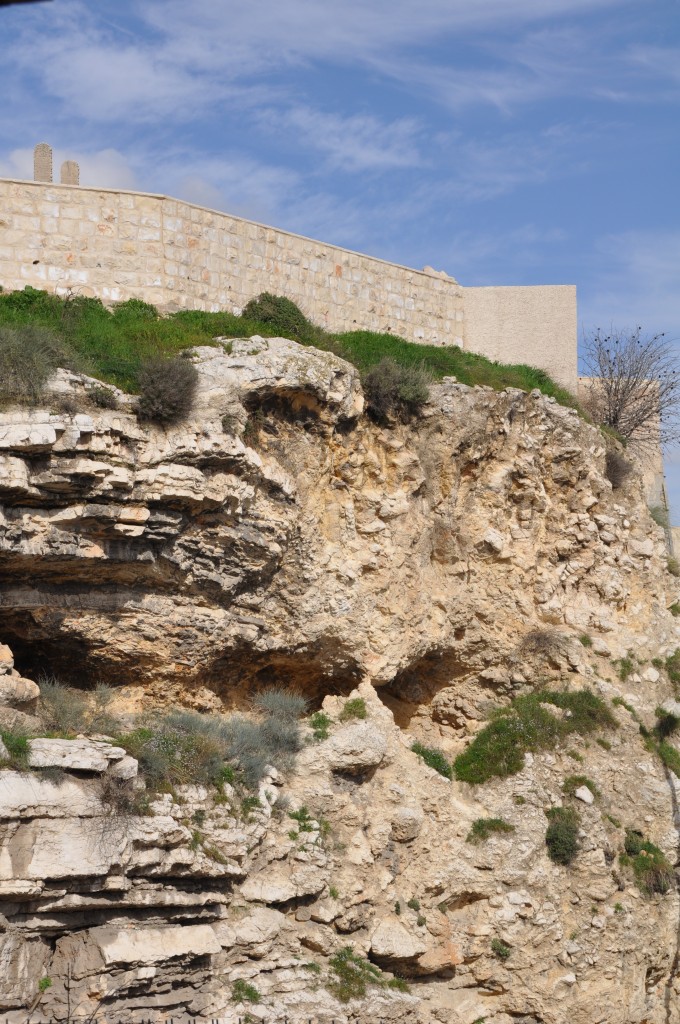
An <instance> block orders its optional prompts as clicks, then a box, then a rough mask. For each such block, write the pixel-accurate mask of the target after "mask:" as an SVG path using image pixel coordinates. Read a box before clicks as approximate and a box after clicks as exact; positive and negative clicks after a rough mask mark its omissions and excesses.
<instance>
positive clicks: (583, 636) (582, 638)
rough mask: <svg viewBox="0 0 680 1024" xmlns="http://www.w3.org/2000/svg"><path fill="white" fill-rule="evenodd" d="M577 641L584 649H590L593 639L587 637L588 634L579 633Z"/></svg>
mask: <svg viewBox="0 0 680 1024" xmlns="http://www.w3.org/2000/svg"><path fill="white" fill-rule="evenodd" d="M579 640H580V641H581V643H582V644H583V646H584V647H592V646H593V638H592V637H591V636H589V634H588V633H581V635H580V637H579Z"/></svg>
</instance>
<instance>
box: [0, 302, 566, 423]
mask: <svg viewBox="0 0 680 1024" xmlns="http://www.w3.org/2000/svg"><path fill="white" fill-rule="evenodd" d="M28 324H30V325H33V326H40V327H44V328H47V329H49V330H50V331H52V332H53V333H55V334H56V335H58V336H59V337H60V338H62V339H63V340H64V341H65V342H66V343H67V344H68V345H69V347H70V348H71V349H72V350H73V352H74V354H75V361H76V363H77V365H78V366H79V367H80V368H81V369H82V370H83V371H84V372H86V373H90V374H91V375H92V376H93V377H98V378H99V379H100V380H104V381H108V382H110V383H112V384H116V385H117V386H118V387H121V388H123V389H124V390H126V391H134V390H135V388H136V384H137V373H138V370H139V367H140V364H141V363H142V362H143V360H144V359H146V358H149V357H151V356H158V355H174V354H175V353H177V352H179V351H181V350H182V349H185V348H190V347H192V346H193V345H209V344H211V343H212V339H213V338H214V337H217V336H226V337H231V338H236V337H249V336H250V335H252V334H260V335H263V336H265V337H267V336H270V337H271V336H274V335H276V334H282V333H284V332H283V331H282V330H281V329H280V328H279V329H277V328H276V325H275V324H272V323H267V324H265V323H260V322H258V321H257V320H248V319H246V318H244V317H240V316H234V315H233V314H231V313H205V312H202V311H186V312H182V313H175V314H174V315H171V316H167V317H159V316H158V315H157V313H156V311H155V309H154V308H153V307H152V306H148V305H147V304H146V303H143V302H139V301H138V300H135V299H133V300H130V301H129V302H123V303H120V304H119V305H118V306H116V307H115V308H114V310H113V312H111V311H109V310H108V309H106V308H105V307H104V306H103V305H102V303H101V302H100V301H99V300H98V299H86V298H81V297H76V298H72V299H62V298H59V297H57V296H55V295H49V294H48V293H47V292H41V291H36V290H35V289H32V288H27V289H25V291H21V292H9V293H7V294H0V328H2V327H3V326H11V327H21V326H23V325H28ZM287 336H290V332H288V335H287ZM297 340H299V341H300V342H301V343H302V344H308V345H314V346H316V347H317V348H321V349H326V350H331V351H333V352H336V353H337V354H338V355H341V356H343V358H345V359H347V360H348V361H349V362H351V363H354V365H355V366H357V367H358V368H359V369H360V370H361V371H365V370H367V369H369V368H370V367H371V366H374V365H375V364H376V363H378V362H380V360H381V359H383V358H384V357H385V356H389V357H391V358H392V359H394V360H395V361H396V362H397V363H400V364H401V365H406V366H408V365H418V366H424V367H426V368H427V369H428V370H429V372H430V373H431V374H432V376H433V377H434V378H435V379H440V378H441V377H445V376H454V377H457V378H458V380H459V381H461V382H462V383H463V384H470V385H474V384H484V385H488V386H490V387H492V388H494V389H496V390H502V389H503V388H506V387H516V388H521V389H522V390H524V391H530V390H531V389H532V388H539V389H540V390H541V391H543V392H544V393H545V394H547V395H552V396H554V397H555V398H556V399H557V401H558V402H560V403H561V404H563V405H569V406H574V405H575V400H574V398H573V396H572V395H571V394H569V392H568V391H566V390H565V389H564V388H561V387H559V386H558V385H557V384H556V383H555V382H554V381H553V380H552V379H551V378H550V377H549V376H548V375H547V374H546V373H544V372H543V371H542V370H537V369H535V368H534V367H531V366H524V365H515V366H511V365H505V364H503V363H493V362H491V361H490V360H489V359H485V358H484V357H483V356H478V355H474V354H473V353H471V352H464V351H463V350H462V349H460V348H458V347H455V346H452V347H450V348H440V347H438V346H435V345H415V344H411V343H410V342H407V341H405V340H404V339H403V338H399V337H395V336H393V335H391V334H375V333H372V332H370V331H351V332H349V333H345V334H330V333H328V332H326V331H323V330H321V329H320V328H318V327H315V326H313V325H311V324H309V325H308V329H306V330H305V332H304V333H303V335H302V336H299V337H298V339H297Z"/></svg>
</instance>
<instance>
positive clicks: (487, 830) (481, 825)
mask: <svg viewBox="0 0 680 1024" xmlns="http://www.w3.org/2000/svg"><path fill="white" fill-rule="evenodd" d="M514 831H515V826H514V825H511V824H510V823H509V822H508V821H504V820H503V818H477V819H476V821H473V822H472V828H471V829H470V831H469V832H468V834H467V836H466V837H465V842H466V843H484V842H486V840H487V839H490V838H491V836H492V835H494V834H496V833H502V832H514Z"/></svg>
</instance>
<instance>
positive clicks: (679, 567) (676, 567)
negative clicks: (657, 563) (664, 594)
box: [666, 558, 680, 576]
mask: <svg viewBox="0 0 680 1024" xmlns="http://www.w3.org/2000/svg"><path fill="white" fill-rule="evenodd" d="M666 568H667V569H668V572H669V573H670V574H671V576H680V562H678V560H677V558H669V559H668V561H667V562H666Z"/></svg>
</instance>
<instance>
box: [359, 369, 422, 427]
mask: <svg viewBox="0 0 680 1024" xmlns="http://www.w3.org/2000/svg"><path fill="white" fill-rule="evenodd" d="M430 383H431V376H430V374H429V373H428V372H427V371H426V370H425V369H424V367H422V366H401V365H400V364H399V363H397V362H395V361H394V359H390V358H389V357H385V358H384V359H381V360H380V362H379V363H378V364H377V366H373V367H371V369H370V370H369V371H368V372H367V373H365V374H364V375H363V377H362V385H363V389H364V397H365V399H366V410H367V411H368V412H369V413H370V414H371V415H372V416H374V417H375V419H376V420H378V421H379V422H385V421H386V420H388V419H390V418H391V417H394V418H396V419H401V420H408V419H409V418H410V417H411V416H414V415H416V414H417V413H419V412H420V410H421V408H422V407H423V405H425V403H426V402H427V400H428V398H429V397H430Z"/></svg>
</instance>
